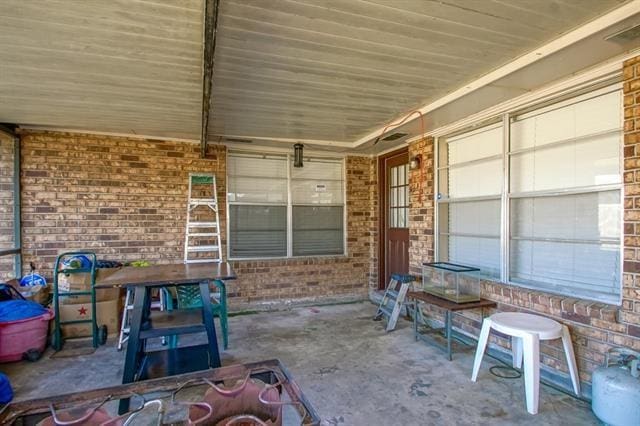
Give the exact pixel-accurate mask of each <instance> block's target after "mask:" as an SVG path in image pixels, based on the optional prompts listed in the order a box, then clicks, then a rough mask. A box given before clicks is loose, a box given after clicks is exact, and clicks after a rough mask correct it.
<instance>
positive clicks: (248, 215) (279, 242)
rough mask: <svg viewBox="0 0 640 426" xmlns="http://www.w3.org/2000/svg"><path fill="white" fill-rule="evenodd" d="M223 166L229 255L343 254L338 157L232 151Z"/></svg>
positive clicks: (340, 174)
mask: <svg viewBox="0 0 640 426" xmlns="http://www.w3.org/2000/svg"><path fill="white" fill-rule="evenodd" d="M227 167H228V195H227V200H228V203H229V257H230V258H232V259H242V258H268V257H289V256H319V255H341V254H344V252H345V246H344V241H345V236H344V214H345V208H344V203H345V202H344V190H345V188H344V178H343V175H344V164H343V161H342V160H337V159H323V158H305V161H304V167H301V168H295V167H293V161H292V159H291V158H289V156H287V155H281V156H278V155H267V156H265V155H255V154H245V153H234V152H231V153H230V154H229V156H228V166H227Z"/></svg>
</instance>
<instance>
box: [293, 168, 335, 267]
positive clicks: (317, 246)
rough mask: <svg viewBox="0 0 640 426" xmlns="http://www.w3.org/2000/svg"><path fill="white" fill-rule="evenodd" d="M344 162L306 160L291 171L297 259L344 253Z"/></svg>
mask: <svg viewBox="0 0 640 426" xmlns="http://www.w3.org/2000/svg"><path fill="white" fill-rule="evenodd" d="M343 173H344V171H343V162H342V161H337V160H330V159H315V158H307V159H306V160H305V162H304V167H300V168H296V167H291V198H292V204H293V207H292V211H293V214H292V221H293V224H292V229H293V242H292V244H293V247H292V252H293V255H294V256H313V255H331V254H343V253H344V180H343Z"/></svg>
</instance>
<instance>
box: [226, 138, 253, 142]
mask: <svg viewBox="0 0 640 426" xmlns="http://www.w3.org/2000/svg"><path fill="white" fill-rule="evenodd" d="M224 140H225V141H227V142H233V143H253V141H252V140H251V139H241V138H224Z"/></svg>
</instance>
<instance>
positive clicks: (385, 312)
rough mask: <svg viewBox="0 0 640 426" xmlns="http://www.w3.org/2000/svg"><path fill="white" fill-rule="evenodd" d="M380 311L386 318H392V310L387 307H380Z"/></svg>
mask: <svg viewBox="0 0 640 426" xmlns="http://www.w3.org/2000/svg"><path fill="white" fill-rule="evenodd" d="M378 310H379V311H380V312H382V313H383V314H385V315H386V316H388V317H390V316H391V312H392V311H391V309H389V308H387V307H386V306H380V307H378Z"/></svg>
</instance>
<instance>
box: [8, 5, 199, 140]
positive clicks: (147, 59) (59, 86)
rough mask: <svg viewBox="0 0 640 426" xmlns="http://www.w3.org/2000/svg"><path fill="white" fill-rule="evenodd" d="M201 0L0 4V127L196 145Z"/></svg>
mask: <svg viewBox="0 0 640 426" xmlns="http://www.w3.org/2000/svg"><path fill="white" fill-rule="evenodd" d="M202 20H203V7H202V0H180V1H167V2H163V1H161V0H158V1H156V2H153V1H151V2H150V1H142V0H47V1H40V0H2V1H0V122H8V123H18V124H32V125H43V126H56V127H63V128H64V127H68V128H78V129H86V130H95V131H103V132H118V133H133V134H145V135H154V136H169V137H176V138H197V135H198V132H199V128H200V116H201V111H202V26H203V25H202Z"/></svg>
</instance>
